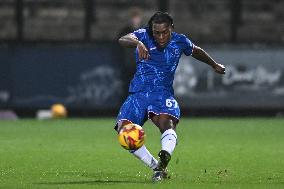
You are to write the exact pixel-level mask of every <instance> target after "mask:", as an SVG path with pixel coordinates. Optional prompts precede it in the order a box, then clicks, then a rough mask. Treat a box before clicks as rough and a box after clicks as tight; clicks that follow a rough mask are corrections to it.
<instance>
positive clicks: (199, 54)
mask: <svg viewBox="0 0 284 189" xmlns="http://www.w3.org/2000/svg"><path fill="white" fill-rule="evenodd" d="M192 57H194V58H195V59H197V60H199V61H201V62H204V63H206V64H208V65H209V66H211V67H212V68H213V69H214V70H215V72H217V73H219V74H225V66H224V65H222V64H218V63H216V62H215V61H214V60H213V58H211V57H210V55H209V54H208V53H207V52H206V51H205V50H203V49H202V48H200V47H198V46H194V48H193V51H192Z"/></svg>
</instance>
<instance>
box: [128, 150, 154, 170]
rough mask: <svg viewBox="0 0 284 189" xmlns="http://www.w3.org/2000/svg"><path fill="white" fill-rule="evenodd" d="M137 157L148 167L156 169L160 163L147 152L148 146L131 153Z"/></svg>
mask: <svg viewBox="0 0 284 189" xmlns="http://www.w3.org/2000/svg"><path fill="white" fill-rule="evenodd" d="M131 153H132V154H133V155H134V156H135V157H137V158H138V159H140V160H141V161H142V162H143V163H145V164H146V165H147V166H148V167H150V168H152V169H155V168H156V167H157V165H158V161H157V160H156V159H155V158H154V157H153V155H152V154H151V153H150V152H149V151H148V150H147V148H146V146H145V145H143V146H142V147H140V148H139V149H138V150H136V151H134V152H131Z"/></svg>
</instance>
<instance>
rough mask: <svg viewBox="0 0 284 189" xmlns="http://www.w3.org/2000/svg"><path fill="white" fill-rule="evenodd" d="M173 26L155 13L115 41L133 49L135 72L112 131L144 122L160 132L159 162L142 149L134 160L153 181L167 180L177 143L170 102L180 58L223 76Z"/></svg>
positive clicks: (175, 117)
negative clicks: (147, 170) (144, 24)
mask: <svg viewBox="0 0 284 189" xmlns="http://www.w3.org/2000/svg"><path fill="white" fill-rule="evenodd" d="M173 29H174V23H173V19H172V17H171V16H170V15H169V14H168V13H164V12H156V13H155V14H154V15H153V16H152V17H151V18H150V20H149V22H148V26H147V27H146V28H141V29H138V30H136V31H134V32H133V33H129V34H127V35H125V36H122V37H121V38H119V40H118V42H119V44H120V45H122V46H123V47H129V48H135V49H136V51H135V53H136V64H137V69H136V73H135V75H134V78H133V79H132V81H131V83H130V87H129V96H128V98H127V99H126V101H125V102H124V103H123V105H122V106H121V108H120V111H119V114H118V116H117V120H116V121H117V122H116V126H115V129H116V131H117V132H119V131H120V129H121V128H122V127H123V126H125V125H127V124H129V123H135V124H138V125H141V126H143V124H144V123H145V121H147V119H151V120H152V122H153V123H154V124H155V125H156V126H157V127H158V129H159V130H160V132H161V146H162V148H161V151H160V152H159V153H158V156H159V161H157V159H155V158H154V157H153V155H152V154H151V153H150V152H149V151H148V150H147V148H146V146H145V145H143V146H142V147H141V148H139V149H138V150H136V151H130V152H131V153H132V154H133V155H134V156H136V157H137V158H138V159H140V160H141V161H142V162H144V163H145V164H146V165H147V166H149V167H150V168H152V169H153V171H154V174H153V177H152V180H153V181H161V180H163V179H165V178H167V177H168V175H167V165H168V163H169V161H170V159H171V156H172V154H173V151H174V149H175V146H176V143H177V134H176V131H175V130H176V126H177V124H178V122H179V118H180V109H179V105H178V103H177V101H176V100H175V98H174V90H173V80H174V74H175V71H176V68H177V66H178V62H179V59H180V57H181V55H182V54H185V55H187V56H192V57H194V58H195V59H197V60H199V61H202V62H204V63H206V64H208V65H209V66H211V67H212V68H213V70H214V71H215V72H217V73H219V74H225V67H224V66H223V65H222V64H218V63H216V62H215V61H214V60H213V59H212V58H211V57H210V56H209V55H208V53H206V52H205V51H204V50H203V49H202V48H200V47H198V46H196V45H194V44H193V43H192V42H191V41H190V39H188V38H187V37H186V36H185V35H183V34H178V33H176V32H174V31H173Z"/></svg>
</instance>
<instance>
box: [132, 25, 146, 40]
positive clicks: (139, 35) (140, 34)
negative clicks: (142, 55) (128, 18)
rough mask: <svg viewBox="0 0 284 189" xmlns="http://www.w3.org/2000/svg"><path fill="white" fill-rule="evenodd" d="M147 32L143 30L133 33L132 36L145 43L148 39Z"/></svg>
mask: <svg viewBox="0 0 284 189" xmlns="http://www.w3.org/2000/svg"><path fill="white" fill-rule="evenodd" d="M146 32H147V31H146V29H144V28H141V29H138V30H135V31H134V32H132V34H134V35H135V36H136V37H137V38H138V40H139V41H142V42H144V41H145V39H146Z"/></svg>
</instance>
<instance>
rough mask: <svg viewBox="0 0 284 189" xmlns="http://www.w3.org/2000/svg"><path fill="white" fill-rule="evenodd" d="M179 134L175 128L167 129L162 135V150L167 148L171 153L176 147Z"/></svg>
mask: <svg viewBox="0 0 284 189" xmlns="http://www.w3.org/2000/svg"><path fill="white" fill-rule="evenodd" d="M176 143H177V134H176V132H175V131H174V130H173V129H168V130H166V131H165V132H164V133H163V134H162V136H161V144H162V150H166V151H167V152H169V153H170V154H171V155H172V153H173V151H174V149H175V147H176Z"/></svg>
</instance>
